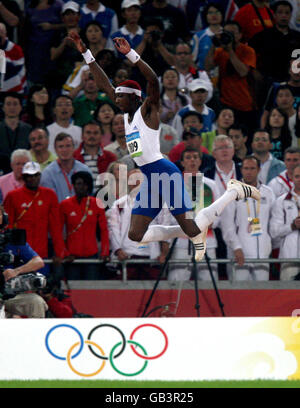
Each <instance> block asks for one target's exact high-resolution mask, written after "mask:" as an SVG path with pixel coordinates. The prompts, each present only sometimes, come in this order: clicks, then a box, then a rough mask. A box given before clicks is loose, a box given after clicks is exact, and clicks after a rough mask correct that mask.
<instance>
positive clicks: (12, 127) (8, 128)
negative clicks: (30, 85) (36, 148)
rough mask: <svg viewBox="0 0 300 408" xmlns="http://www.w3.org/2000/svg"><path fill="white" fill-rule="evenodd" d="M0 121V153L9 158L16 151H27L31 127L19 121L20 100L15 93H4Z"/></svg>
mask: <svg viewBox="0 0 300 408" xmlns="http://www.w3.org/2000/svg"><path fill="white" fill-rule="evenodd" d="M2 110H3V113H4V119H3V120H2V121H0V152H1V153H2V154H5V155H7V156H8V157H10V155H11V153H12V152H13V151H14V150H16V149H28V148H29V140H28V136H29V133H30V131H31V126H30V125H28V124H27V123H24V122H23V121H21V120H20V113H21V111H22V98H21V96H20V95H19V94H17V93H5V94H4V101H3V107H2Z"/></svg>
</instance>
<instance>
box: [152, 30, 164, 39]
mask: <svg viewBox="0 0 300 408" xmlns="http://www.w3.org/2000/svg"><path fill="white" fill-rule="evenodd" d="M150 36H151V38H152V41H154V42H157V41H159V40H161V38H162V33H161V31H158V30H154V31H151V32H150Z"/></svg>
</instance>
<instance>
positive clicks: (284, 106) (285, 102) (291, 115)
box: [275, 85, 298, 146]
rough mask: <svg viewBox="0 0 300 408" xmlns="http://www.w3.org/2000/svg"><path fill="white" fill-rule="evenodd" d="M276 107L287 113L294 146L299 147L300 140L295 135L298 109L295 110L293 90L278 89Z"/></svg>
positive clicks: (280, 87)
mask: <svg viewBox="0 0 300 408" xmlns="http://www.w3.org/2000/svg"><path fill="white" fill-rule="evenodd" d="M275 102H276V106H277V107H278V108H279V109H281V110H282V111H283V112H285V113H286V115H287V116H288V120H289V130H290V132H291V137H292V146H297V144H298V140H297V136H296V134H295V124H296V109H295V108H294V103H295V98H294V95H293V94H292V91H291V89H290V88H289V87H288V86H286V85H281V86H279V87H278V90H277V94H276V99H275Z"/></svg>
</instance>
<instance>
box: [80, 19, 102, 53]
mask: <svg viewBox="0 0 300 408" xmlns="http://www.w3.org/2000/svg"><path fill="white" fill-rule="evenodd" d="M82 38H83V39H84V42H85V44H87V47H88V48H89V50H91V52H92V54H93V55H97V54H98V52H100V51H102V50H104V49H105V48H106V38H104V37H103V28H102V26H101V24H99V23H98V21H90V22H89V23H87V25H86V26H85V29H84V30H83V33H82Z"/></svg>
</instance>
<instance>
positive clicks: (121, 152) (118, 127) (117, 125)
mask: <svg viewBox="0 0 300 408" xmlns="http://www.w3.org/2000/svg"><path fill="white" fill-rule="evenodd" d="M111 129H112V132H113V135H114V137H115V141H114V142H112V143H110V144H109V145H107V146H105V150H106V151H109V152H112V153H113V154H114V155H115V156H116V157H117V159H120V158H121V157H123V156H126V155H127V154H128V150H127V145H126V138H125V127H124V117H123V114H122V113H116V114H115V116H114V117H113V120H112V123H111Z"/></svg>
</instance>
